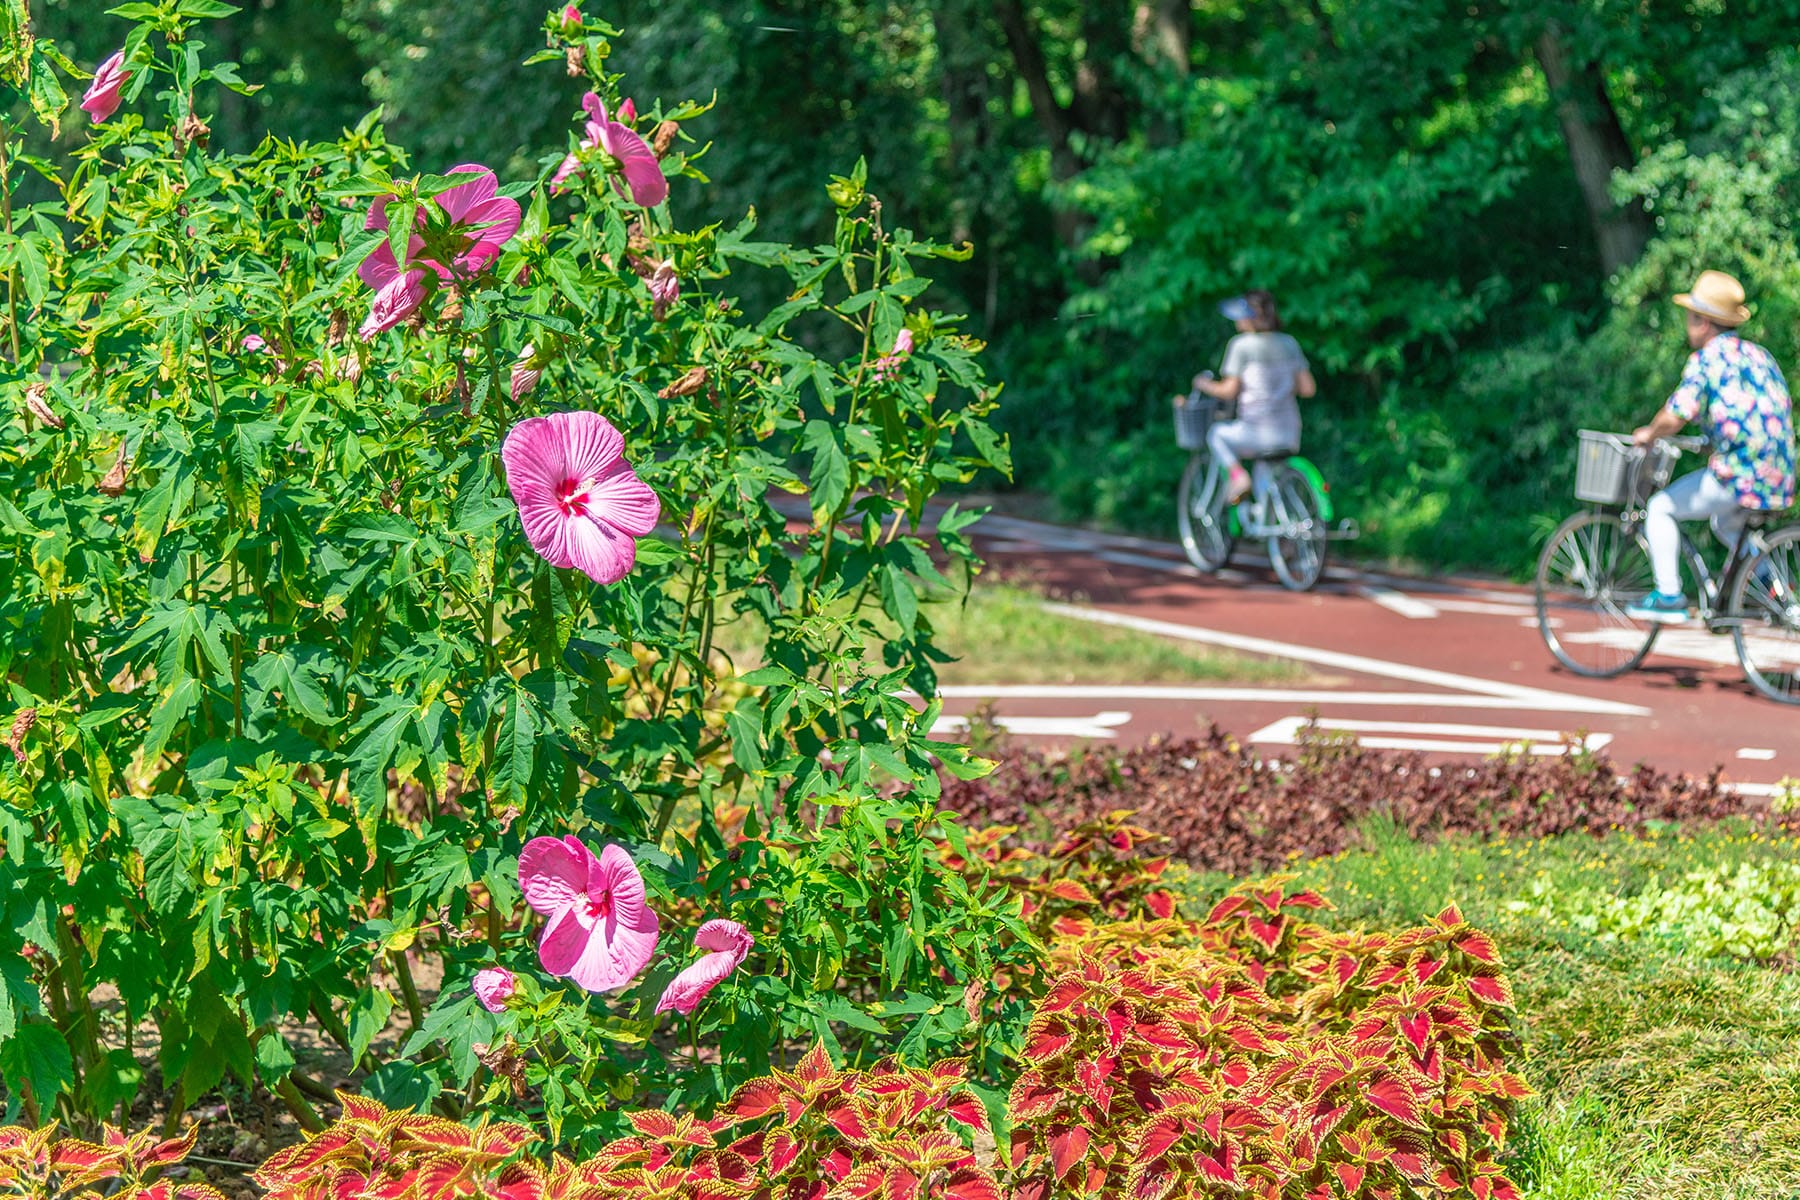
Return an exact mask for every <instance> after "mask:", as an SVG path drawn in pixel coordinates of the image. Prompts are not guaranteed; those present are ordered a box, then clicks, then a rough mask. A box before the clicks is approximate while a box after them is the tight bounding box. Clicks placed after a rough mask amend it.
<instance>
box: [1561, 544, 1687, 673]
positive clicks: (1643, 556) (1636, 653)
mask: <svg viewBox="0 0 1800 1200" xmlns="http://www.w3.org/2000/svg"><path fill="white" fill-rule="evenodd" d="M1655 590H1656V582H1655V577H1654V576H1653V575H1652V573H1651V570H1650V547H1649V546H1648V545H1647V544H1646V543H1645V541H1644V538H1643V535H1642V534H1640V533H1638V532H1636V531H1635V530H1634V531H1632V532H1630V533H1627V532H1626V529H1625V524H1624V522H1623V521H1621V520H1620V519H1619V516H1618V514H1616V513H1607V512H1583V513H1576V514H1575V515H1574V516H1572V517H1570V518H1569V519H1568V520H1566V521H1564V522H1563V523H1562V524H1561V525H1558V526H1557V527H1556V532H1555V533H1553V534H1551V535H1550V541H1549V544H1547V545H1546V546H1545V547H1544V552H1543V554H1541V555H1539V556H1538V569H1537V619H1538V633H1540V634H1541V635H1542V636H1543V639H1544V645H1546V646H1548V647H1549V648H1550V653H1552V654H1554V655H1556V660H1557V661H1558V662H1560V663H1562V665H1563V666H1565V667H1567V668H1569V670H1571V671H1573V672H1575V673H1576V674H1577V675H1586V676H1589V677H1590V678H1594V679H1607V678H1610V677H1612V676H1614V675H1623V674H1624V673H1625V672H1627V671H1629V670H1631V669H1632V668H1633V667H1635V666H1637V665H1638V664H1639V663H1641V662H1643V661H1644V655H1646V654H1648V653H1650V646H1651V644H1652V643H1654V642H1655V641H1656V634H1657V632H1658V630H1660V629H1661V626H1659V625H1656V624H1653V623H1651V622H1648V621H1636V620H1633V619H1632V618H1631V617H1628V616H1626V615H1625V608H1626V606H1627V605H1629V604H1631V603H1632V602H1633V601H1636V600H1638V599H1641V598H1642V597H1644V596H1647V595H1649V594H1650V593H1651V592H1653V591H1655Z"/></svg>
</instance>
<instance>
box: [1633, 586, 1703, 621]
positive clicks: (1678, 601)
mask: <svg viewBox="0 0 1800 1200" xmlns="http://www.w3.org/2000/svg"><path fill="white" fill-rule="evenodd" d="M1625 615H1626V616H1628V617H1631V618H1633V619H1635V620H1638V621H1654V622H1656V623H1657V624H1658V625H1680V624H1683V623H1685V622H1686V621H1687V619H1688V606H1687V597H1686V596H1682V595H1679V594H1677V595H1674V596H1669V595H1665V594H1664V593H1662V592H1651V593H1650V594H1649V595H1648V596H1645V597H1644V598H1643V599H1642V600H1639V601H1637V602H1635V603H1633V604H1629V605H1627V606H1626V608H1625Z"/></svg>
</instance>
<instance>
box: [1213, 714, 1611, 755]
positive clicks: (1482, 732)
mask: <svg viewBox="0 0 1800 1200" xmlns="http://www.w3.org/2000/svg"><path fill="white" fill-rule="evenodd" d="M1314 724H1316V725H1317V727H1318V728H1320V729H1324V730H1332V731H1338V732H1343V733H1350V734H1354V735H1356V740H1357V741H1358V742H1359V743H1361V744H1362V745H1364V746H1366V747H1368V748H1369V749H1371V750H1431V751H1437V752H1439V753H1442V754H1498V753H1499V752H1500V751H1502V750H1505V749H1507V748H1508V747H1514V746H1524V747H1525V748H1526V749H1528V750H1529V751H1530V752H1531V753H1532V754H1537V755H1554V754H1567V753H1568V752H1569V744H1568V743H1567V742H1565V741H1564V738H1565V737H1567V736H1569V735H1568V734H1567V733H1565V732H1564V731H1562V730H1557V729H1514V728H1511V727H1508V726H1504V725H1447V724H1444V723H1442V722H1437V721H1356V720H1350V719H1347V718H1342V717H1319V718H1317V720H1316V721H1315V720H1314V719H1313V718H1310V717H1287V718H1284V719H1283V720H1280V721H1276V722H1275V723H1274V724H1273V725H1265V726H1264V727H1263V728H1261V729H1259V730H1257V731H1256V732H1255V733H1253V734H1251V735H1250V736H1249V737H1248V738H1247V739H1246V740H1247V741H1249V742H1251V743H1261V744H1269V743H1273V744H1276V745H1281V746H1292V745H1295V744H1297V743H1298V742H1299V740H1300V734H1301V731H1302V730H1304V729H1306V728H1307V726H1308V725H1314ZM1371 735H1372V736H1371ZM1612 740H1613V739H1612V734H1610V733H1590V734H1587V735H1586V736H1585V737H1583V738H1582V739H1580V743H1579V744H1580V745H1581V746H1582V747H1583V748H1584V749H1587V750H1601V749H1604V748H1605V747H1606V746H1608V745H1610V744H1611V742H1612Z"/></svg>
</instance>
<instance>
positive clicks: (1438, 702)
mask: <svg viewBox="0 0 1800 1200" xmlns="http://www.w3.org/2000/svg"><path fill="white" fill-rule="evenodd" d="M938 695H940V696H943V697H944V698H945V699H946V700H956V699H970V700H1008V699H1012V700H1169V701H1211V702H1214V703H1229V704H1279V705H1281V706H1283V707H1292V706H1294V705H1305V704H1344V705H1351V706H1356V707H1366V706H1377V707H1381V708H1492V709H1503V710H1509V711H1512V710H1516V711H1520V712H1533V711H1550V712H1565V711H1568V706H1567V704H1566V703H1565V701H1564V698H1563V697H1560V696H1556V695H1554V694H1547V695H1548V696H1549V698H1548V699H1544V700H1526V699H1514V698H1513V697H1510V696H1476V695H1470V694H1467V693H1460V692H1334V691H1332V690H1330V689H1328V688H1257V687H1204V686H1199V685H1188V684H1110V683H1064V684H1054V683H1053V684H1037V683H994V684H979V683H962V684H947V685H945V686H942V687H940V688H938Z"/></svg>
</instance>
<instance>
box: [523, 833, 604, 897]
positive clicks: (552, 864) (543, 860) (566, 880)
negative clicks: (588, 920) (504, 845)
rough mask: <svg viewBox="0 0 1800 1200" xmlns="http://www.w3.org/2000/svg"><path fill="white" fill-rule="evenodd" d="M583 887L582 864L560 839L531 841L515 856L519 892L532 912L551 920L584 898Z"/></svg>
mask: <svg viewBox="0 0 1800 1200" xmlns="http://www.w3.org/2000/svg"><path fill="white" fill-rule="evenodd" d="M583 849H584V850H585V849H586V847H583ZM587 887H588V864H587V862H586V860H584V858H583V857H582V856H581V855H580V854H578V853H576V852H575V851H573V850H571V849H569V847H568V846H567V845H566V844H564V842H563V841H562V839H560V838H553V837H537V838H532V839H531V840H530V841H529V842H526V843H525V848H524V849H523V850H521V851H520V852H519V890H520V891H522V892H524V893H525V903H527V904H529V905H531V907H532V910H533V911H534V912H539V913H542V914H543V915H544V916H551V915H552V914H554V913H556V912H557V911H558V910H559V909H564V908H567V907H569V906H570V905H571V904H573V903H575V901H576V898H577V897H580V896H585V895H587Z"/></svg>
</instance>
